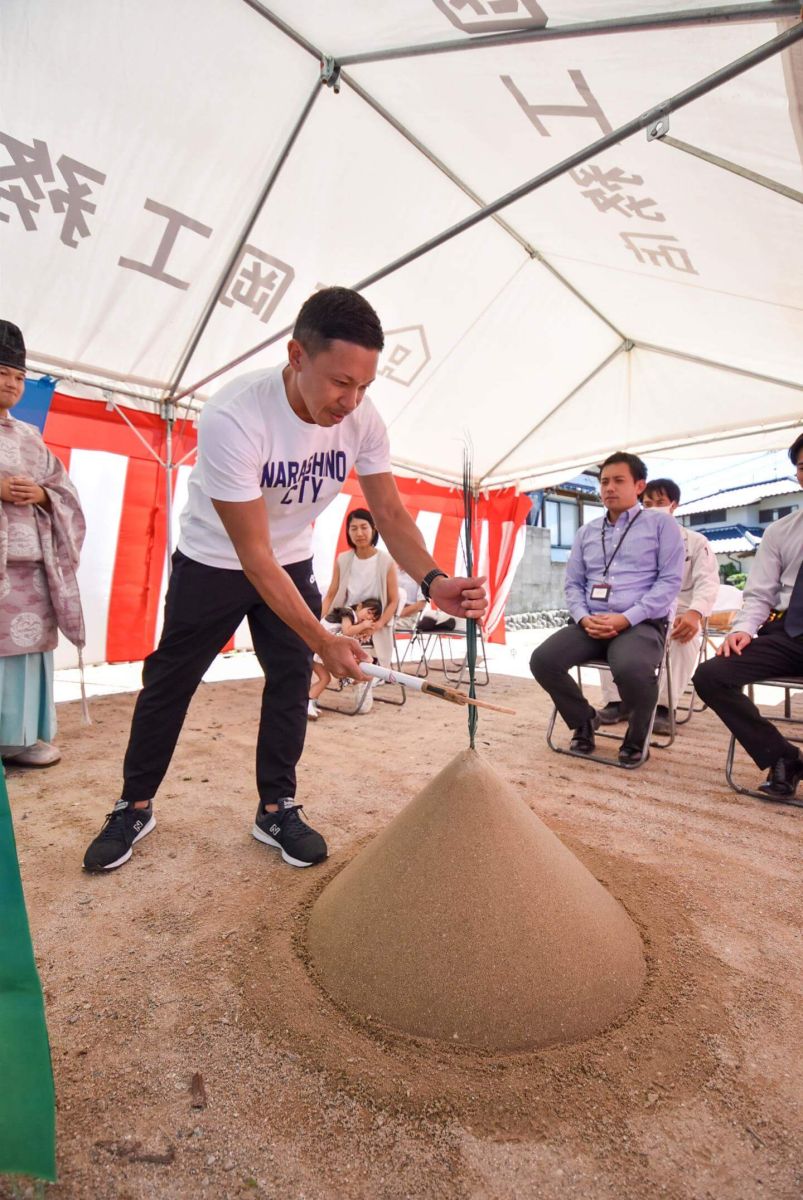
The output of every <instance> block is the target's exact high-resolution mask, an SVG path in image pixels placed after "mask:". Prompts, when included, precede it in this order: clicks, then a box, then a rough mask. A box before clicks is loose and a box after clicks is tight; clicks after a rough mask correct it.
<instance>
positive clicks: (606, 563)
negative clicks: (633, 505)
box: [602, 509, 642, 579]
mask: <svg viewBox="0 0 803 1200" xmlns="http://www.w3.org/2000/svg"><path fill="white" fill-rule="evenodd" d="M641 513H642V509H639V510H638V512H637V513H636V515H635V516H634V517H628V518H627V525H625V528H624V532H623V533H622V536H621V537H620V538H619V541H618V542H617V544H616V545H615V546H614V548H613V552H612V553H611V557H610V558H606V556H605V526H606V525H607V524H608V515H607V513H606V514H605V516H604V517H603V518H602V563H603V572H602V578H603V579H605V578H606V577H607V575H608V572H609V571H610V569H611V563H612V562H613V560H614V559H615V558H616V555H617V554H618V553H619V551H620V550H621V548H622V542H623V541H624V540H625V538H626V537H627V535H628V534H629V533H630V530H631V529H632V528H633V526H634V525H635V523H636V521H637V520H638V519H639V517H640V516H641Z"/></svg>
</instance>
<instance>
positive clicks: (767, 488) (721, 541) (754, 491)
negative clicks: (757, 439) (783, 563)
mask: <svg viewBox="0 0 803 1200" xmlns="http://www.w3.org/2000/svg"><path fill="white" fill-rule="evenodd" d="M801 504H803V492H801V490H800V488H799V486H798V483H797V480H796V479H792V478H791V477H788V478H784V479H768V480H765V481H764V482H763V483H750V484H747V485H741V486H739V487H731V488H725V489H724V490H722V491H720V492H712V493H711V494H710V495H708V496H701V497H700V498H699V499H698V500H691V501H689V503H688V504H681V505H680V507H679V508H678V510H677V516H678V518H679V519H680V521H681V522H682V524H683V525H687V526H689V528H690V529H695V530H696V531H697V532H698V533H703V534H705V536H706V537H707V538H708V540H709V541H710V543H711V548H712V550H713V551H714V553H715V554H716V556H717V561H718V562H719V565H720V566H723V565H724V564H725V563H733V564H734V565H737V566H738V568H739V570H740V571H745V572H748V573H749V570H750V561H751V560H752V558H753V556H754V555H755V552H756V547H757V546H758V544H759V542H760V541H761V538H762V536H763V534H764V530H765V529H766V528H767V526H768V525H771V524H772V522H773V521H777V520H779V518H781V517H786V516H788V515H789V513H791V512H795V511H796V510H797V509H798V508H800V507H801ZM745 560H746V561H745Z"/></svg>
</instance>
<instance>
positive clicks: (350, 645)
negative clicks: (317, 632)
mask: <svg viewBox="0 0 803 1200" xmlns="http://www.w3.org/2000/svg"><path fill="white" fill-rule="evenodd" d="M317 650H318V655H319V656H320V659H321V661H322V662H323V665H324V666H325V667H326V669H327V671H329V673H330V674H331V675H334V677H335V679H356V680H358V681H359V682H360V683H367V682H368V680H369V679H370V675H363V673H362V671H361V670H360V663H361V662H370V661H371V655H370V654H367V653H366V652H365V650H363V648H362V646H361V645H360V643H359V642H358V641H357V639H356V638H353V637H342V636H341V637H337V636H334V635H331V634H330V636H329V637H328V638H327V639H326V640H325V641H324V642H322V643H321V645H320V646H318V647H317Z"/></svg>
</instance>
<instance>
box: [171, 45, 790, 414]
mask: <svg viewBox="0 0 803 1200" xmlns="http://www.w3.org/2000/svg"><path fill="white" fill-rule="evenodd" d="M801 38H803V21H799V22H797V24H795V25H793V26H792V28H791V29H787V30H784V32H783V33H779V34H778V35H777V36H776V37H774V38H771V39H770V41H768V42H764V43H763V44H762V45H760V46H756V48H755V49H754V50H750V51H749V52H748V53H747V54H743V55H742V57H741V58H737V59H735V60H734V61H733V62H731V63H728V64H727V65H726V66H724V67H721V68H720V69H719V70H718V71H714V72H713V73H712V74H711V75H706V77H705V78H704V79H701V80H700V81H699V82H698V83H695V84H692V86H691V87H688V88H684V90H683V91H682V92H677V93H676V95H674V96H670V97H669V98H668V99H667V100H664V101H663V102H662V103H660V104H656V105H654V106H653V107H652V108H649V109H647V111H646V112H643V113H641V114H640V115H639V116H637V117H634V118H633V119H632V120H631V121H627V122H626V123H625V124H624V125H620V126H619V127H618V129H614V130H612V131H611V132H610V133H608V134H605V135H604V136H603V137H601V138H598V139H597V141H595V142H591V143H590V145H588V146H585V147H584V148H583V149H582V150H577V151H576V152H575V153H574V154H572V155H570V156H569V157H568V158H564V159H563V160H562V161H561V162H558V163H555V164H554V166H552V167H548V168H547V169H546V171H542V172H541V173H540V175H536V176H535V177H534V178H533V179H530V180H528V182H527V183H523V184H521V185H520V186H519V187H517V188H514V189H513V191H512V192H507V193H506V194H505V195H504V196H500V197H499V199H498V200H494V201H493V202H492V203H491V204H486V205H485V207H484V208H481V209H479V210H478V211H477V212H475V213H472V214H471V215H470V216H468V217H464V218H463V220H462V221H458V222H457V224H456V225H451V226H450V227H449V228H448V229H445V230H443V232H442V233H439V234H436V236H435V237H433V238H430V239H429V240H428V241H426V242H422V243H421V245H420V246H416V247H415V249H413V250H410V251H408V252H407V253H406V254H403V255H402V256H401V257H400V258H397V259H394V261H393V262H391V263H389V264H388V265H387V266H386V267H382V268H381V269H380V270H378V271H374V272H373V273H372V274H371V275H367V276H366V277H365V278H364V279H361V280H360V281H359V282H358V283H355V284H353V285H352V286H353V287H354V289H355V291H362V290H363V289H364V288H367V287H369V286H370V285H371V284H373V283H377V282H378V281H379V280H380V279H385V278H387V276H388V275H392V274H393V273H394V272H395V271H398V270H399V269H400V268H401V267H406V266H407V265H408V264H409V263H411V262H415V260H416V259H417V258H421V257H422V256H423V255H425V254H428V253H429V251H430V250H435V249H437V247H438V246H442V245H443V244H444V243H445V242H448V241H451V239H452V238H454V237H457V236H458V235H459V234H461V233H465V231H466V230H467V229H472V228H473V227H474V226H475V225H478V224H479V223H480V222H481V221H484V220H486V219H487V218H488V217H492V216H494V215H495V214H496V213H498V212H500V211H501V210H502V209H503V208H507V207H508V205H510V204H514V203H515V202H516V201H517V200H521V199H523V198H524V197H525V196H529V195H530V194H531V193H532V192H534V191H536V190H537V189H538V188H540V187H543V186H544V184H546V183H551V182H552V180H553V179H558V178H560V176H561V175H565V174H566V172H567V171H571V170H572V169H573V168H574V167H579V166H581V165H582V164H583V163H584V162H588V160H589V159H590V158H594V157H595V155H597V154H601V153H602V152H603V151H604V150H608V149H610V147H611V146H617V145H618V144H619V142H623V141H625V139H626V138H629V137H632V136H633V134H634V133H638V132H639V130H641V129H645V128H648V127H649V126H651V125H653V126H654V125H656V124H657V123H658V122H660V121H665V120H666V118H667V116H668V115H669V113H671V112H675V111H676V110H677V109H679V108H684V107H685V106H686V105H687V104H691V103H692V101H693V100H699V99H700V97H701V96H706V95H707V94H708V93H709V92H712V91H714V89H715V88H718V87H720V86H721V85H722V84H723V83H728V82H729V81H730V80H731V79H735V78H736V77H737V76H738V75H741V74H743V73H744V72H745V71H747V70H749V69H750V67H754V66H756V65H757V64H758V63H761V62H764V61H765V60H766V59H768V58H772V57H773V56H774V55H776V54H778V53H780V51H781V50H785V49H786V48H787V47H788V46H792V45H794V43H795V42H798V41H800V39H801ZM291 330H292V325H288V326H287V327H286V328H285V329H280V330H279V331H278V333H274V334H273V335H272V336H271V337H269V338H266V339H265V341H264V342H259V343H258V345H256V346H252V347H251V349H250V350H246V351H245V352H244V353H243V354H240V355H238V356H237V358H235V359H232V360H231V362H228V363H226V364H225V365H224V366H222V367H219V368H218V369H217V370H215V371H213V372H212V373H211V374H210V375H206V376H205V377H204V378H203V379H200V380H198V382H197V383H195V384H194V385H193V386H192V387H190V388H187V389H186V390H185V391H183V392H181V393H179V395H178V396H176V397H174V399H175V400H177V401H178V400H183V399H184V397H185V396H188V395H190V393H192V392H196V391H198V390H199V389H200V388H202V387H204V386H205V385H206V384H207V383H210V382H211V381H212V380H213V379H216V378H217V377H218V375H222V374H223V373H224V372H225V371H230V370H231V369H232V368H233V367H238V366H239V365H240V364H241V363H244V362H245V361H246V360H247V359H249V358H251V357H252V356H253V355H254V354H257V353H259V351H261V350H265V349H267V347H268V346H272V345H273V344H274V343H275V342H278V341H279V340H280V339H281V338H283V337H286V336H287V334H288V333H290V332H291Z"/></svg>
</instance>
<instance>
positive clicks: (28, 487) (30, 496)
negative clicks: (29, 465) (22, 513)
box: [0, 475, 47, 505]
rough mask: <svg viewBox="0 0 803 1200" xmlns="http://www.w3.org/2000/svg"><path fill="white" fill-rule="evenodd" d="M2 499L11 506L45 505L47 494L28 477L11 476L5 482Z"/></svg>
mask: <svg viewBox="0 0 803 1200" xmlns="http://www.w3.org/2000/svg"><path fill="white" fill-rule="evenodd" d="M0 498H2V499H3V500H5V501H7V502H8V503H9V504H16V505H20V504H44V503H45V501H46V500H47V492H46V491H45V489H44V488H43V487H40V486H39V484H38V483H34V481H33V479H29V478H28V476H27V475H11V476H10V477H9V478H8V479H4V480H3V484H2V490H0Z"/></svg>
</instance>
